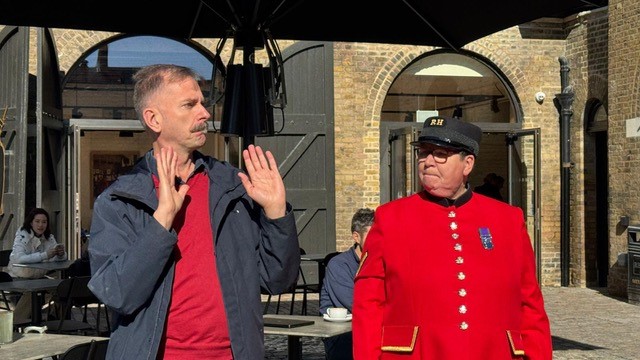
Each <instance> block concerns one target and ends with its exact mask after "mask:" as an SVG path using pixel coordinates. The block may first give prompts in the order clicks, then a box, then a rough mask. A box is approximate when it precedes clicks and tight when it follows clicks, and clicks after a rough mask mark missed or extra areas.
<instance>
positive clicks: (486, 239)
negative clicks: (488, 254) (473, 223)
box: [478, 227, 493, 250]
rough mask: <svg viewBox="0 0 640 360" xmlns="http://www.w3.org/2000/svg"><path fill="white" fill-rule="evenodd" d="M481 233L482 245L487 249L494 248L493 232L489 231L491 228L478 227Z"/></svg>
mask: <svg viewBox="0 0 640 360" xmlns="http://www.w3.org/2000/svg"><path fill="white" fill-rule="evenodd" d="M478 232H479V233H480V241H482V247H483V248H484V249H485V250H491V249H493V241H491V240H492V238H491V233H490V232H489V228H485V227H481V228H479V229H478Z"/></svg>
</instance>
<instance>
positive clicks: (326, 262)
mask: <svg viewBox="0 0 640 360" xmlns="http://www.w3.org/2000/svg"><path fill="white" fill-rule="evenodd" d="M340 254H342V252H340V251H334V252H332V253H329V254H327V256H325V257H324V259H322V262H320V269H319V270H318V271H319V272H320V273H319V274H318V282H319V283H320V286H322V283H323V282H324V275H325V274H326V270H327V265H329V261H330V260H331V259H333V258H334V257H335V256H336V255H340Z"/></svg>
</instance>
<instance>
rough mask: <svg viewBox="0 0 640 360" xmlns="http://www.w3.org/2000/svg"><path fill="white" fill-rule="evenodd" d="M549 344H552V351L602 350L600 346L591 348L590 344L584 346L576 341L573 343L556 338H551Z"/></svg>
mask: <svg viewBox="0 0 640 360" xmlns="http://www.w3.org/2000/svg"><path fill="white" fill-rule="evenodd" d="M551 342H552V344H553V350H554V351H558V350H599V349H604V348H602V347H600V346H593V345H591V344H585V343H581V342H578V341H573V340H569V339H565V338H561V337H558V336H552V337H551Z"/></svg>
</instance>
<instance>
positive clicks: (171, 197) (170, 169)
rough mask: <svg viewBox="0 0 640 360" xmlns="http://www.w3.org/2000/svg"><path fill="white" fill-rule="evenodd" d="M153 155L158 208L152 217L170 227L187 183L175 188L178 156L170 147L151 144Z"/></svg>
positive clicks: (179, 206)
mask: <svg viewBox="0 0 640 360" xmlns="http://www.w3.org/2000/svg"><path fill="white" fill-rule="evenodd" d="M153 149H154V151H153V156H154V157H155V158H156V164H157V168H158V182H159V184H158V208H157V209H156V211H155V213H153V217H154V218H155V219H156V220H158V222H159V223H160V224H161V225H162V226H164V228H165V229H167V230H169V229H171V225H172V224H173V219H174V218H175V216H176V214H177V213H178V211H180V208H181V207H182V203H183V202H184V198H185V196H186V195H187V191H188V190H189V185H187V184H181V185H179V186H178V188H177V189H176V186H175V182H176V175H177V173H178V156H177V154H176V153H175V152H174V151H173V149H172V148H171V147H168V148H166V147H163V148H160V146H158V145H157V144H156V143H154V145H153Z"/></svg>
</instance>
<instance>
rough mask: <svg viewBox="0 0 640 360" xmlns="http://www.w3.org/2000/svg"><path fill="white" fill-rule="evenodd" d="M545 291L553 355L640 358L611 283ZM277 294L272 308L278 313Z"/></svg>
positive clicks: (632, 317) (270, 342)
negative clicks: (609, 292) (609, 286)
mask: <svg viewBox="0 0 640 360" xmlns="http://www.w3.org/2000/svg"><path fill="white" fill-rule="evenodd" d="M542 292H543V294H544V298H545V304H546V309H547V313H548V314H549V319H550V320H551V333H552V336H553V349H554V351H553V358H554V360H591V359H598V360H638V359H640V335H639V334H640V306H637V305H631V304H629V303H627V301H626V299H617V298H613V297H610V296H608V295H607V293H606V289H584V288H574V287H570V288H569V287H544V288H543V289H542ZM264 299H266V297H265V298H264ZM276 299H277V297H274V301H272V302H271V305H270V307H269V310H268V312H269V313H275V306H276V301H275V300H276ZM289 299H290V297H286V296H283V302H282V304H281V309H280V313H288V312H289V305H290V302H289V301H288V300H289ZM300 300H301V299H300V296H299V297H298V298H297V299H296V301H295V302H294V314H299V313H300V306H301V301H300ZM308 307H309V309H308V313H309V314H316V313H317V312H318V296H317V294H313V295H309V303H308ZM92 310H95V309H92ZM92 321H95V315H94V317H93V320H92ZM102 326H104V325H102ZM302 352H303V353H302V358H303V359H304V360H324V346H323V344H322V341H321V340H320V339H317V338H308V337H304V338H302ZM265 353H266V356H265V360H286V359H287V338H286V336H280V335H266V336H265Z"/></svg>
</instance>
